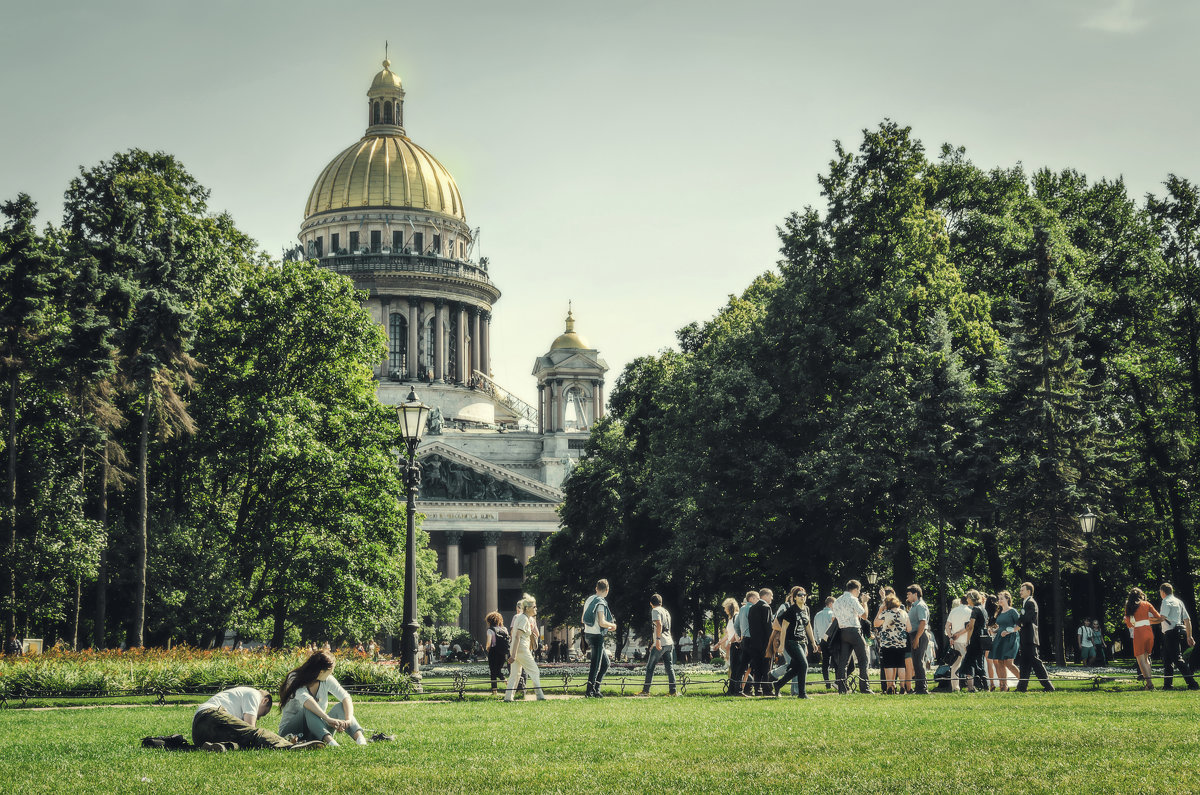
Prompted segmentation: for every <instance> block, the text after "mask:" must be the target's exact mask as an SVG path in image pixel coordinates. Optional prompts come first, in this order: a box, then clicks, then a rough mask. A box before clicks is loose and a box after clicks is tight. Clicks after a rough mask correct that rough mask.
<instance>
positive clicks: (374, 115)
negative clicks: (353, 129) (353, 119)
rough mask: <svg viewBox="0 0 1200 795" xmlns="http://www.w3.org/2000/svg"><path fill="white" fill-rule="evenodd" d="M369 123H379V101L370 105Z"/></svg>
mask: <svg viewBox="0 0 1200 795" xmlns="http://www.w3.org/2000/svg"><path fill="white" fill-rule="evenodd" d="M371 124H379V103H378V102H376V103H375V104H374V105H372V106H371Z"/></svg>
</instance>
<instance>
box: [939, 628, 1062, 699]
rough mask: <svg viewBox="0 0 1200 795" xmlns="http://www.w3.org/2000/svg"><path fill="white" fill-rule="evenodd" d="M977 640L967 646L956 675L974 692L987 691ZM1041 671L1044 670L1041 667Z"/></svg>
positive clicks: (984, 671) (980, 647)
mask: <svg viewBox="0 0 1200 795" xmlns="http://www.w3.org/2000/svg"><path fill="white" fill-rule="evenodd" d="M979 640H980V639H979V638H972V639H971V642H970V643H968V644H967V653H966V654H964V655H963V664H962V666H961V667H960V668H959V669H958V675H959V677H960V678H962V679H966V680H967V683H968V684H969V685H970V686H971V687H972V688H974V689H976V690H987V686H988V683H987V671H986V670H985V669H984V665H983V644H981V643H980V642H979ZM1042 670H1043V671H1044V670H1045V668H1044V667H1043V669H1042Z"/></svg>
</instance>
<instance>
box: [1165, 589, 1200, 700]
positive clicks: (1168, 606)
mask: <svg viewBox="0 0 1200 795" xmlns="http://www.w3.org/2000/svg"><path fill="white" fill-rule="evenodd" d="M1158 595H1159V596H1161V597H1162V604H1161V605H1159V608H1158V612H1159V613H1160V614H1161V615H1162V619H1163V621H1162V633H1163V654H1162V661H1163V690H1173V689H1174V686H1175V678H1174V677H1175V670H1176V669H1178V670H1179V675H1180V676H1182V677H1183V681H1185V682H1187V688H1188V690H1196V689H1198V688H1200V685H1197V684H1196V680H1195V678H1193V677H1192V671H1191V668H1189V667H1188V664H1187V663H1186V662H1185V661H1184V659H1183V650H1184V649H1186V648H1190V647H1192V646H1195V645H1196V639H1195V638H1194V637H1192V618H1191V616H1189V615H1188V611H1187V607H1186V606H1184V604H1183V602H1182V600H1180V598H1179V597H1178V596H1176V595H1175V586H1173V585H1171V583H1169V582H1164V583H1163V584H1162V585H1160V586H1158Z"/></svg>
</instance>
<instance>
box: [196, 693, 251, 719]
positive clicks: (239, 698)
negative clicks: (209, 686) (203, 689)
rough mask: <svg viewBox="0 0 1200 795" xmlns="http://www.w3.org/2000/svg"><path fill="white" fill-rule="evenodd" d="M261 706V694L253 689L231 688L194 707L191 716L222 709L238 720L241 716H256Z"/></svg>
mask: <svg viewBox="0 0 1200 795" xmlns="http://www.w3.org/2000/svg"><path fill="white" fill-rule="evenodd" d="M261 705H262V693H261V692H259V690H258V688H255V687H231V688H229V689H228V690H222V691H221V692H220V693H217V694H216V695H215V696H213V697H212V698H210V699H209V700H208V701H205V702H204V703H203V704H201V705H200V706H198V707H196V711H195V712H194V713H192V714H194V715H198V714H199V713H201V712H203V711H204V710H206V709H223V710H225V711H226V712H228V713H229V714H230V715H232V716H233V717H235V718H237V719H238V720H241V719H242V716H243V715H257V714H258V708H259V707H260V706H261Z"/></svg>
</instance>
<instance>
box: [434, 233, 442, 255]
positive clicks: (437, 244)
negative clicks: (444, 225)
mask: <svg viewBox="0 0 1200 795" xmlns="http://www.w3.org/2000/svg"><path fill="white" fill-rule="evenodd" d="M433 253H435V254H441V253H442V236H441V235H434V236H433Z"/></svg>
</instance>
